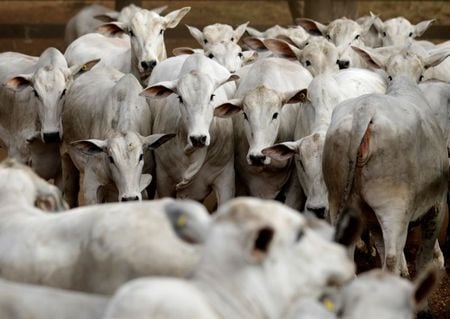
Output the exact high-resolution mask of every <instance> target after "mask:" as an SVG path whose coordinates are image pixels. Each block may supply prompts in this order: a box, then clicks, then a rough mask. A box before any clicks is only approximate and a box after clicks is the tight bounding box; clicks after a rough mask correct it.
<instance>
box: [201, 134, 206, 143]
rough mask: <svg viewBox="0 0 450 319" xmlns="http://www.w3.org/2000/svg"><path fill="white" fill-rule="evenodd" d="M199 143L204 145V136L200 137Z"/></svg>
mask: <svg viewBox="0 0 450 319" xmlns="http://www.w3.org/2000/svg"><path fill="white" fill-rule="evenodd" d="M200 142H202V143H203V144H205V143H206V136H204V135H203V136H202V137H200Z"/></svg>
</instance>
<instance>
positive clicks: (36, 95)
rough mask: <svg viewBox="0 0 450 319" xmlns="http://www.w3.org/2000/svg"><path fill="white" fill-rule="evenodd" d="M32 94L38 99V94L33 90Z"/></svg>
mask: <svg viewBox="0 0 450 319" xmlns="http://www.w3.org/2000/svg"><path fill="white" fill-rule="evenodd" d="M33 94H34V96H35V97H37V98H39V93H38V92H37V91H36V90H35V89H33Z"/></svg>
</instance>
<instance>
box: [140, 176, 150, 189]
mask: <svg viewBox="0 0 450 319" xmlns="http://www.w3.org/2000/svg"><path fill="white" fill-rule="evenodd" d="M152 179H153V176H152V175H150V174H142V175H141V178H140V180H139V189H140V191H141V192H143V191H144V190H145V189H146V188H147V186H148V185H150V183H151V182H152Z"/></svg>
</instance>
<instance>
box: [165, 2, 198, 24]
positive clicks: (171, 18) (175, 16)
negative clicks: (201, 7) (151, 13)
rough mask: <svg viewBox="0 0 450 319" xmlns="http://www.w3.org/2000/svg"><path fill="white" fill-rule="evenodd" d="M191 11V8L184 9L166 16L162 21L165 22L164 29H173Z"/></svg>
mask: <svg viewBox="0 0 450 319" xmlns="http://www.w3.org/2000/svg"><path fill="white" fill-rule="evenodd" d="M190 10H191V7H184V8H181V9H178V10H175V11H172V12H170V13H169V14H167V15H166V16H165V17H164V19H165V20H166V23H165V24H166V28H169V29H173V28H175V27H176V26H177V25H178V23H180V21H181V19H183V17H184V16H185V15H186V14H187V13H188V12H189V11H190Z"/></svg>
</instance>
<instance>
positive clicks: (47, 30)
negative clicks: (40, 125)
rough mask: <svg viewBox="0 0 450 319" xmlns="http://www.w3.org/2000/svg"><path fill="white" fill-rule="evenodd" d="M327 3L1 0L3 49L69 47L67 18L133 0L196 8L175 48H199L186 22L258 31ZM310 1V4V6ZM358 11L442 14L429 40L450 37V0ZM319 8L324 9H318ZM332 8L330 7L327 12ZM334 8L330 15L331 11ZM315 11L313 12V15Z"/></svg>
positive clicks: (414, 17)
mask: <svg viewBox="0 0 450 319" xmlns="http://www.w3.org/2000/svg"><path fill="white" fill-rule="evenodd" d="M321 1H322V2H323V1H326V2H330V0H314V1H310V0H307V1H283V0H244V1H242V0H240V1H237V0H209V1H206V0H189V1H187V0H184V1H183V0H173V1H167V0H166V1H146V0H143V1H133V0H116V1H113V0H104V1H103V0H101V1H95V0H11V1H0V52H3V51H18V52H23V53H27V54H32V55H39V54H40V52H42V51H43V50H44V49H45V48H47V47H49V46H54V47H57V48H59V49H61V50H64V40H63V38H64V29H65V24H66V22H67V21H68V20H69V19H70V18H71V17H72V16H73V15H74V14H76V13H77V12H78V11H79V10H80V9H81V8H83V7H84V6H86V5H89V4H92V3H99V4H102V5H105V6H107V7H110V8H116V6H117V7H120V6H122V5H125V4H127V3H129V2H135V3H136V2H139V3H140V4H141V5H142V6H143V7H145V8H153V7H158V6H162V5H168V6H169V10H173V9H177V8H180V7H183V6H191V7H192V10H191V12H190V13H189V14H188V15H187V16H186V17H185V18H184V19H183V21H182V23H181V24H180V25H179V26H178V27H177V28H176V29H174V30H168V32H167V33H166V38H167V42H168V49H169V52H170V51H171V49H172V48H174V47H176V46H196V43H195V41H194V40H192V39H191V37H190V35H189V33H188V31H187V29H186V28H185V27H184V24H190V25H194V26H197V27H203V26H205V25H208V24H211V23H215V22H222V23H229V24H232V25H238V24H241V23H243V22H245V21H250V24H251V26H253V27H255V28H257V29H266V28H268V27H270V26H272V25H274V24H280V25H290V24H292V23H293V20H294V17H296V16H304V13H305V10H306V11H310V12H311V10H314V8H317V7H315V6H314V5H313V6H312V7H311V2H314V4H315V5H319V4H320V3H321ZM305 2H306V4H305ZM331 2H332V3H333V5H332V7H330V10H333V11H332V12H331V11H330V12H331V13H332V14H331V15H333V14H339V13H337V12H339V10H338V9H339V8H341V6H344V4H345V3H347V2H349V1H344V0H342V1H331ZM351 2H354V4H353V9H352V10H354V12H353V15H356V16H360V15H364V14H367V13H368V12H369V11H372V12H375V13H377V14H380V16H381V17H382V18H383V19H387V18H390V17H394V16H399V15H403V16H405V17H406V18H408V19H410V20H411V21H413V22H418V21H421V20H425V19H430V18H436V19H437V22H436V23H435V24H434V25H433V26H432V27H431V28H430V30H428V31H427V32H426V33H425V36H424V38H426V39H431V40H434V41H441V40H446V39H450V1H448V0H447V1H429V0H421V1H391V0H383V1H376V0H362V1H351ZM312 12H313V13H314V12H319V13H320V12H324V11H323V10H317V9H315V11H312ZM327 12H328V11H327ZM330 12H328V15H330ZM309 15H313V14H312V13H311V14H309Z"/></svg>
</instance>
